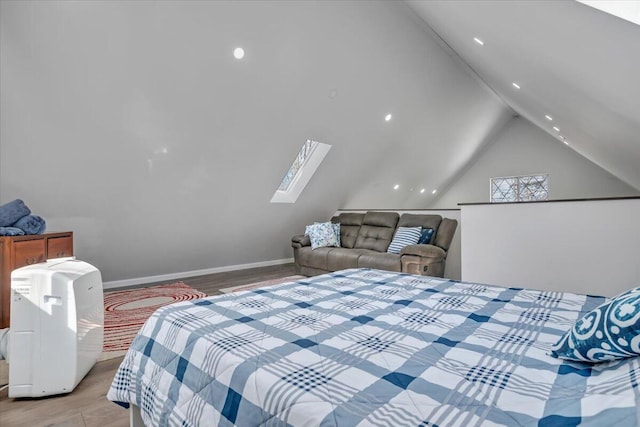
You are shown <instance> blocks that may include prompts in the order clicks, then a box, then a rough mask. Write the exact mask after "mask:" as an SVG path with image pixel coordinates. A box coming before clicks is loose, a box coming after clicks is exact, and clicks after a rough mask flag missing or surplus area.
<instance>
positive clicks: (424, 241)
mask: <svg viewBox="0 0 640 427" xmlns="http://www.w3.org/2000/svg"><path fill="white" fill-rule="evenodd" d="M432 237H433V228H423V229H422V231H421V232H420V239H419V240H418V244H419V245H428V244H429V243H430V242H431V238H432Z"/></svg>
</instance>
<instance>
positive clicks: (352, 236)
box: [331, 212, 364, 249]
mask: <svg viewBox="0 0 640 427" xmlns="http://www.w3.org/2000/svg"><path fill="white" fill-rule="evenodd" d="M363 219H364V214H363V213H347V212H343V213H341V214H340V215H338V216H334V217H333V218H331V222H337V223H340V246H341V247H343V248H349V249H352V248H353V246H354V245H355V244H356V239H357V238H358V232H360V226H362V220H363Z"/></svg>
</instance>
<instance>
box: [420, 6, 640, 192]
mask: <svg viewBox="0 0 640 427" xmlns="http://www.w3.org/2000/svg"><path fill="white" fill-rule="evenodd" d="M407 3H408V4H409V6H410V7H411V8H412V9H413V10H414V11H415V12H416V13H417V14H418V15H419V16H420V17H421V18H422V19H423V20H424V21H425V23H426V24H427V25H428V26H429V27H430V28H431V29H432V30H433V31H434V32H435V33H437V34H438V36H439V37H440V38H441V39H442V40H443V41H444V42H445V43H446V44H447V45H449V46H450V47H451V48H452V49H453V50H454V51H455V52H456V53H457V54H458V55H459V56H460V57H461V58H462V60H463V61H464V62H466V63H467V64H468V65H469V67H470V68H471V69H472V70H473V71H474V72H475V73H477V75H478V76H479V77H480V78H481V79H482V80H483V81H484V82H486V83H487V84H488V85H489V86H490V87H491V88H492V89H493V90H494V91H495V92H496V93H497V94H498V95H499V96H500V97H501V98H502V99H503V100H504V102H505V103H507V104H508V105H509V106H510V107H511V108H512V109H513V110H515V111H516V112H517V113H518V114H519V115H521V116H523V117H525V118H526V119H528V120H529V121H531V122H532V123H534V124H536V125H537V126H539V127H540V128H542V129H544V130H545V131H546V132H548V133H549V134H551V135H553V136H554V137H556V138H558V143H559V144H561V143H562V140H561V138H560V136H561V135H562V137H564V138H566V142H567V143H568V145H569V146H570V147H571V148H573V149H574V150H575V151H576V152H578V153H579V154H581V155H583V156H585V157H586V158H588V159H589V160H591V161H593V162H594V163H596V164H597V165H599V166H601V167H602V168H604V169H605V170H607V171H609V172H610V173H612V174H613V175H615V176H617V177H618V178H620V179H621V180H622V181H624V182H626V183H627V184H629V185H631V186H632V187H634V188H635V189H638V190H640V167H639V165H640V78H638V76H640V26H639V25H636V24H633V23H631V22H629V21H626V20H623V19H620V18H617V17H615V16H613V15H609V14H607V13H604V12H602V11H600V10H597V9H594V8H592V7H589V6H586V5H584V4H581V3H579V2H576V1H432V0H429V1H421V0H408V1H407ZM474 38H478V39H480V40H482V41H483V42H484V45H482V46H481V45H479V44H478V43H476V42H475V41H474ZM514 82H515V83H517V84H518V85H519V86H520V89H516V88H515V87H514V86H513V85H512V83H514ZM546 115H549V116H551V117H552V118H553V121H549V120H548V119H547V118H545V116H546ZM554 126H556V127H557V128H558V129H560V130H559V131H556V130H554V129H553V127H554Z"/></svg>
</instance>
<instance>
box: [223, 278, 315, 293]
mask: <svg viewBox="0 0 640 427" xmlns="http://www.w3.org/2000/svg"><path fill="white" fill-rule="evenodd" d="M300 279H306V276H287V277H281V278H279V279H271V280H263V281H262V282H255V283H248V284H246V285H239V286H233V287H231V288H222V289H219V290H220V292H222V293H223V294H230V293H232V292H238V291H248V290H250V289H255V288H263V287H265V286H271V285H279V284H280V283H285V282H293V281H295V280H300Z"/></svg>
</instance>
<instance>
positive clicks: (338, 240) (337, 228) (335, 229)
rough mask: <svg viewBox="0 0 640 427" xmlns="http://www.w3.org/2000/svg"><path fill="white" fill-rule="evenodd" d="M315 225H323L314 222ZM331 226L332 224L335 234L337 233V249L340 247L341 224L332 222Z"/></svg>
mask: <svg viewBox="0 0 640 427" xmlns="http://www.w3.org/2000/svg"><path fill="white" fill-rule="evenodd" d="M314 224H322V223H321V222H314ZM329 224H331V226H332V227H333V232H334V233H336V241H337V242H338V244H337V245H336V246H337V247H340V246H341V245H340V223H339V222H330V223H329Z"/></svg>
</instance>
